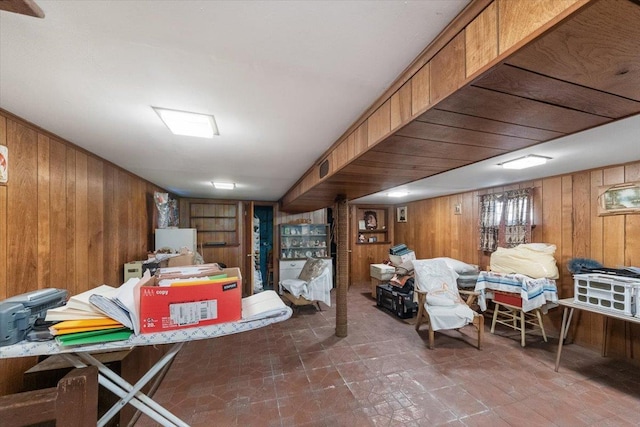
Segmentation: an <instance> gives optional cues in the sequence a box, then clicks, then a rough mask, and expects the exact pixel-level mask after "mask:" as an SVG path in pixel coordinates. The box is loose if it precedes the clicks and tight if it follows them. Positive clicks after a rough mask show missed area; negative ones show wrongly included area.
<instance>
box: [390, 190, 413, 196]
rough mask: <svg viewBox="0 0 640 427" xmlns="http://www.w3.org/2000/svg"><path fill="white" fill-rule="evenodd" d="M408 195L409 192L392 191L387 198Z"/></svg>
mask: <svg viewBox="0 0 640 427" xmlns="http://www.w3.org/2000/svg"><path fill="white" fill-rule="evenodd" d="M408 194H409V192H408V191H392V192H390V193H387V197H404V196H406V195H408Z"/></svg>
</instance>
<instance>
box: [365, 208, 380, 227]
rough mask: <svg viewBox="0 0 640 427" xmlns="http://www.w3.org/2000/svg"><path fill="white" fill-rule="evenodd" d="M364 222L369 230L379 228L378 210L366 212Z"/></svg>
mask: <svg viewBox="0 0 640 427" xmlns="http://www.w3.org/2000/svg"><path fill="white" fill-rule="evenodd" d="M364 223H365V228H366V229H367V230H375V229H377V228H378V214H377V213H376V211H365V212H364Z"/></svg>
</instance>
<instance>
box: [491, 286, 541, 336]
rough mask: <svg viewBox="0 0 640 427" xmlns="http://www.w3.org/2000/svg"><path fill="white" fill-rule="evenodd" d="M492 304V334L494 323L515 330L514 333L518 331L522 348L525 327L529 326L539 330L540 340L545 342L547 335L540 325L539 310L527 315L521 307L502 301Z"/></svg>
mask: <svg viewBox="0 0 640 427" xmlns="http://www.w3.org/2000/svg"><path fill="white" fill-rule="evenodd" d="M496 295H497V294H496ZM494 303H495V305H496V306H495V309H494V310H493V321H492V322H491V333H492V334H493V333H494V331H495V329H496V323H500V324H501V325H505V326H508V327H509V328H512V329H515V330H516V331H520V345H521V346H522V347H524V346H525V344H526V342H525V333H526V327H527V325H529V326H532V327H533V328H534V329H540V331H541V332H542V338H544V341H545V342H547V334H546V333H545V331H544V324H543V323H542V313H541V312H540V309H539V308H536V309H534V310H533V311H531V312H529V313H525V312H524V311H523V310H522V306H516V305H512V304H507V303H505V302H502V301H496V300H495V299H494ZM503 309H504V310H503Z"/></svg>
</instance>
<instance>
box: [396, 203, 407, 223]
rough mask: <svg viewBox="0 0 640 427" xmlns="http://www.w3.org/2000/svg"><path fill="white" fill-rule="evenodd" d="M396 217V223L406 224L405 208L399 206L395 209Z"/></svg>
mask: <svg viewBox="0 0 640 427" xmlns="http://www.w3.org/2000/svg"><path fill="white" fill-rule="evenodd" d="M396 216H397V221H398V222H407V207H406V206H400V207H399V208H397V209H396Z"/></svg>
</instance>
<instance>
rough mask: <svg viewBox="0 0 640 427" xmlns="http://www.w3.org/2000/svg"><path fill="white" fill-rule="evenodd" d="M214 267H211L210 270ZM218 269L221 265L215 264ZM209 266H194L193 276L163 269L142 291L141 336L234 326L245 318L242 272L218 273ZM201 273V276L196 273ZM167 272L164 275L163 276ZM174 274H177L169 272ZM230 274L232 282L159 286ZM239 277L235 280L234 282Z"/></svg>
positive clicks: (227, 271)
mask: <svg viewBox="0 0 640 427" xmlns="http://www.w3.org/2000/svg"><path fill="white" fill-rule="evenodd" d="M210 265H211V264H209V266H210ZM214 265H216V266H217V264H214ZM206 266H207V264H204V265H201V266H193V267H192V268H191V269H183V271H187V270H190V271H192V272H191V273H189V274H184V273H180V272H176V271H175V270H179V269H161V270H160V271H159V272H158V274H156V275H155V276H153V277H151V278H150V280H149V284H146V285H143V286H141V287H140V332H141V333H143V334H144V333H152V332H165V331H171V330H175V329H184V328H192V327H196V326H206V325H214V324H217V323H225V322H234V321H237V320H240V319H241V318H242V276H241V274H240V269H239V268H236V267H234V268H224V269H222V270H220V271H217V272H212V270H207V269H206ZM198 268H199V269H200V272H199V273H193V271H194V270H196V269H198ZM163 270H164V273H163ZM166 270H174V271H168V272H167V271H166ZM218 274H226V275H227V276H228V277H229V278H228V279H220V281H219V282H214V283H206V284H202V285H188V286H157V284H158V283H159V282H160V280H162V279H164V278H168V277H169V278H187V277H203V278H204V277H207V276H209V275H218ZM233 277H235V279H234V278H233Z"/></svg>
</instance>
